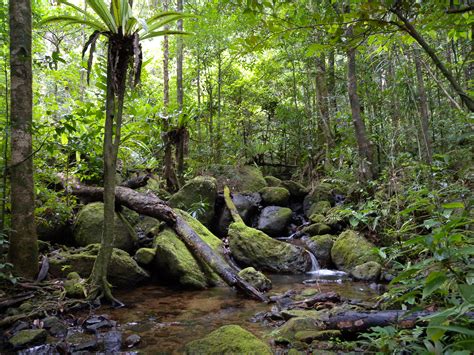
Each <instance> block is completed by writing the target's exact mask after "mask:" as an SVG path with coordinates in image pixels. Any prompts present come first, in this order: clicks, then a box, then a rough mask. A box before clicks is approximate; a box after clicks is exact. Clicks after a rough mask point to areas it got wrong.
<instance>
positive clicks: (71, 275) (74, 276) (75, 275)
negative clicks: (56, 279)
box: [66, 271, 81, 280]
mask: <svg viewBox="0 0 474 355" xmlns="http://www.w3.org/2000/svg"><path fill="white" fill-rule="evenodd" d="M66 278H67V279H68V280H80V279H81V275H79V274H78V273H77V272H75V271H73V272H70V273H69V274H67V276H66Z"/></svg>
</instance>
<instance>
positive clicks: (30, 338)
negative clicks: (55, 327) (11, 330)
mask: <svg viewBox="0 0 474 355" xmlns="http://www.w3.org/2000/svg"><path fill="white" fill-rule="evenodd" d="M47 336H48V333H47V332H46V330H44V329H25V330H20V331H19V332H18V333H16V334H15V335H14V336H12V337H11V338H10V339H8V343H9V344H10V346H12V347H13V348H14V349H21V348H24V347H26V346H29V345H35V344H41V343H43V342H44V341H45V340H46V338H47Z"/></svg>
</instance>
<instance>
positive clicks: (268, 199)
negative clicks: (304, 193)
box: [260, 187, 290, 206]
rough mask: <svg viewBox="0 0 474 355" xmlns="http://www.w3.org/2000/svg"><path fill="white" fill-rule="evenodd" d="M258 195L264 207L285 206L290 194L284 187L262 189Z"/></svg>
mask: <svg viewBox="0 0 474 355" xmlns="http://www.w3.org/2000/svg"><path fill="white" fill-rule="evenodd" d="M260 194H261V195H262V200H263V202H264V203H265V204H266V205H270V206H287V205H288V201H289V200H290V192H289V191H288V190H287V189H285V188H284V187H264V188H263V189H262V190H261V191H260Z"/></svg>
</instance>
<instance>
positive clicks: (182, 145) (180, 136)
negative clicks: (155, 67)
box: [176, 0, 188, 185]
mask: <svg viewBox="0 0 474 355" xmlns="http://www.w3.org/2000/svg"><path fill="white" fill-rule="evenodd" d="M183 3H184V1H183V0H177V6H176V10H177V11H178V12H183V5H184V4H183ZM177 28H178V31H183V20H178V23H177ZM176 47H177V48H176V99H177V102H178V110H179V114H180V116H182V117H183V115H184V112H183V96H184V91H183V59H184V48H183V40H182V38H181V37H178V38H177V39H176ZM185 121H186V120H185V119H182V120H180V122H185ZM187 140H188V129H187V127H186V125H185V124H178V127H177V132H176V174H177V175H178V180H179V183H180V185H182V184H183V182H184V154H185V151H186V145H187Z"/></svg>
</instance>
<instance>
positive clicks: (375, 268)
mask: <svg viewBox="0 0 474 355" xmlns="http://www.w3.org/2000/svg"><path fill="white" fill-rule="evenodd" d="M381 272H382V266H380V264H379V263H377V262H375V261H368V262H366V263H364V264H361V265H357V266H356V267H355V268H354V269H353V270H352V272H351V275H352V276H353V277H354V278H355V279H356V280H360V281H378V280H379V278H380V274H381Z"/></svg>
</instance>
